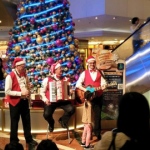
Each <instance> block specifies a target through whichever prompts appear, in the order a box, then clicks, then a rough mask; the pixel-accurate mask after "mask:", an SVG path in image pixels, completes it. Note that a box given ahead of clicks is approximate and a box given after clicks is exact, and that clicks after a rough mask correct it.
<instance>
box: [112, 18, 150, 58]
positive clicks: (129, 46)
mask: <svg viewBox="0 0 150 150" xmlns="http://www.w3.org/2000/svg"><path fill="white" fill-rule="evenodd" d="M137 34H140V39H141V44H136V43H135V44H134V47H135V48H136V51H139V50H140V49H141V48H142V47H144V46H145V45H146V44H147V43H149V42H150V20H148V21H147V22H146V23H144V24H142V25H141V26H140V27H139V29H137V30H136V31H135V32H134V33H132V34H131V35H130V36H129V37H127V38H126V39H125V40H124V41H123V42H122V43H121V44H119V45H118V46H117V47H116V48H115V49H113V50H112V53H114V54H117V55H118V57H119V59H122V60H126V59H127V58H129V57H130V56H131V55H133V54H134V53H135V52H134V49H133V38H134V37H135V36H137ZM138 45H140V46H139V48H138Z"/></svg>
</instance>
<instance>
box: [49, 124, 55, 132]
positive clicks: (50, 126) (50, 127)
mask: <svg viewBox="0 0 150 150" xmlns="http://www.w3.org/2000/svg"><path fill="white" fill-rule="evenodd" d="M48 129H49V132H53V131H54V124H53V125H50V124H49V127H48Z"/></svg>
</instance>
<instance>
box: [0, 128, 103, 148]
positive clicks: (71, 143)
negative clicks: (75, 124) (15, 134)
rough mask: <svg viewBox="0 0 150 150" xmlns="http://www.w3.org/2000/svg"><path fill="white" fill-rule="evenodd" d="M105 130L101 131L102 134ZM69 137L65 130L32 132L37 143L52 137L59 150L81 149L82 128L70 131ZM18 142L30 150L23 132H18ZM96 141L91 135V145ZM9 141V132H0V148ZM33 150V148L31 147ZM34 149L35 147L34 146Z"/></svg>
mask: <svg viewBox="0 0 150 150" xmlns="http://www.w3.org/2000/svg"><path fill="white" fill-rule="evenodd" d="M104 132H105V131H102V134H103V133H104ZM69 133H70V139H68V134H67V132H65V131H64V132H61V133H60V132H59V133H49V134H48V135H47V134H46V133H45V134H33V138H34V139H35V140H36V141H37V142H38V143H39V142H40V141H41V140H43V139H47V138H49V139H52V140H53V141H54V142H55V143H56V144H57V146H58V148H59V150H83V148H82V147H81V146H80V142H81V135H82V129H80V130H76V131H70V132H69ZM19 139H20V143H21V144H23V146H24V150H30V149H29V148H28V145H27V144H26V142H25V140H24V136H23V134H19ZM96 142H97V140H96V137H95V136H93V139H92V140H91V145H94V144H95V143H96ZM7 143H9V133H3V132H0V150H4V147H5V145H6V144H7ZM32 150H33V149H32ZM35 150H36V148H35Z"/></svg>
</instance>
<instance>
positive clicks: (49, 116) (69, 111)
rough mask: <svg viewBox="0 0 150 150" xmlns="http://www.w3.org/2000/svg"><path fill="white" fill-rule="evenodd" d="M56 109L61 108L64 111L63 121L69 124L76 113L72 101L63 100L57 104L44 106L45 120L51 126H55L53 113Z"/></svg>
mask: <svg viewBox="0 0 150 150" xmlns="http://www.w3.org/2000/svg"><path fill="white" fill-rule="evenodd" d="M56 108H61V109H63V110H64V114H63V115H62V116H61V118H60V119H61V120H62V121H63V122H64V123H66V124H68V121H69V119H70V118H71V116H72V115H73V114H74V112H75V107H74V106H73V105H72V104H71V102H70V101H67V100H61V101H58V102H55V103H51V105H49V106H47V105H46V104H45V106H44V114H43V116H44V118H45V120H46V121H47V122H48V123H49V124H54V123H55V121H54V119H53V113H54V111H55V109H56Z"/></svg>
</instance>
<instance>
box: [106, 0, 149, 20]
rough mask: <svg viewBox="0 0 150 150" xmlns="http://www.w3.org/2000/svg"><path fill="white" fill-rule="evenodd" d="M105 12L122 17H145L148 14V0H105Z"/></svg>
mask: <svg viewBox="0 0 150 150" xmlns="http://www.w3.org/2000/svg"><path fill="white" fill-rule="evenodd" d="M105 1H106V7H105V10H106V14H109V15H115V16H123V17H130V18H132V17H139V18H140V19H147V17H149V16H150V0H105Z"/></svg>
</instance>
